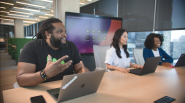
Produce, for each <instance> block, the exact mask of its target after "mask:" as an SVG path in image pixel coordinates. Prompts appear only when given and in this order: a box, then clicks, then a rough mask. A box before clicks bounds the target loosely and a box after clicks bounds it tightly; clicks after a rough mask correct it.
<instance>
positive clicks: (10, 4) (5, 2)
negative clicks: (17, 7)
mask: <svg viewBox="0 0 185 103" xmlns="http://www.w3.org/2000/svg"><path fill="white" fill-rule="evenodd" d="M0 3H2V4H8V5H14V4H12V3H7V2H2V1H0Z"/></svg>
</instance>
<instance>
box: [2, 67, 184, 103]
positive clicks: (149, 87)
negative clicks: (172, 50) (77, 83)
mask: <svg viewBox="0 0 185 103" xmlns="http://www.w3.org/2000/svg"><path fill="white" fill-rule="evenodd" d="M184 79H185V67H176V68H167V67H162V66H158V67H157V69H156V72H155V73H151V74H147V75H143V76H138V75H134V74H130V73H128V74H124V73H120V72H118V71H111V72H106V73H105V75H104V77H103V79H102V82H101V84H100V86H99V88H98V91H97V92H96V93H93V94H89V95H86V96H82V97H79V98H75V99H72V100H68V101H65V102H64V103H115V102H116V103H123V102H124V103H153V102H154V101H155V100H158V99H160V98H161V97H164V96H170V97H172V98H175V99H176V100H175V101H174V102H173V103H185V98H184V97H185V80H184ZM61 83H62V80H59V81H54V82H49V83H42V84H39V85H37V86H34V87H20V88H16V89H9V90H4V91H3V98H4V103H30V97H33V96H38V95H43V97H44V98H45V100H46V102H47V103H56V101H55V100H54V99H53V98H52V97H51V96H50V95H49V94H48V93H47V91H46V90H49V89H53V88H59V87H60V86H61Z"/></svg>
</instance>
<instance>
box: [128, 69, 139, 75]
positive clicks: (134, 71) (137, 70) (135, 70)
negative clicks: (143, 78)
mask: <svg viewBox="0 0 185 103" xmlns="http://www.w3.org/2000/svg"><path fill="white" fill-rule="evenodd" d="M140 72H141V68H137V69H131V70H130V73H134V74H140Z"/></svg>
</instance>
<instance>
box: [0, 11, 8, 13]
mask: <svg viewBox="0 0 185 103" xmlns="http://www.w3.org/2000/svg"><path fill="white" fill-rule="evenodd" d="M0 12H2V13H9V12H6V11H0Z"/></svg>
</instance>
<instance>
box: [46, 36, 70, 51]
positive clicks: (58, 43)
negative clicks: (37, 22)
mask: <svg viewBox="0 0 185 103" xmlns="http://www.w3.org/2000/svg"><path fill="white" fill-rule="evenodd" d="M61 39H62V38H60V39H57V38H55V37H54V36H53V35H51V39H50V42H51V44H52V45H53V46H54V47H56V48H65V47H67V46H68V45H67V40H66V43H62V41H61Z"/></svg>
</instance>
